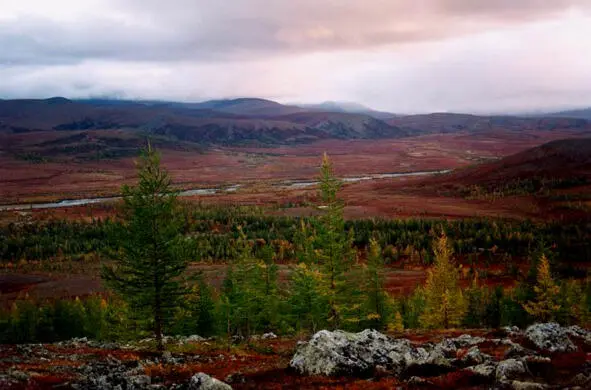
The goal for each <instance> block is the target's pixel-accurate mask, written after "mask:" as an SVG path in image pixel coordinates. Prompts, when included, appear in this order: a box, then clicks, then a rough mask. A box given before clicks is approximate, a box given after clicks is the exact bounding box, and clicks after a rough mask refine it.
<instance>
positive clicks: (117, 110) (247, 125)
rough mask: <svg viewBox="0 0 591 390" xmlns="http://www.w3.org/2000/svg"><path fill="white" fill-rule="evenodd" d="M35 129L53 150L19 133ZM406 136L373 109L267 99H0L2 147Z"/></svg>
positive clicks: (44, 151)
mask: <svg viewBox="0 0 591 390" xmlns="http://www.w3.org/2000/svg"><path fill="white" fill-rule="evenodd" d="M33 132H34V133H36V136H35V137H37V138H39V139H43V140H51V144H50V145H51V148H48V147H47V145H49V144H47V143H39V144H37V145H30V144H29V143H27V142H24V141H23V137H22V136H21V137H16V135H19V134H20V135H22V134H25V133H33ZM39 133H43V135H42V136H39ZM76 134H78V136H74V135H76ZM80 134H84V136H80ZM406 135H407V134H406V133H405V132H404V131H402V130H400V129H399V128H397V127H396V126H393V125H390V124H387V123H385V122H383V121H380V120H377V119H375V118H373V117H371V116H368V115H363V114H350V113H341V112H335V113H325V112H315V111H306V110H304V109H302V108H300V107H294V106H286V105H282V104H280V103H277V102H273V101H270V100H265V99H250V98H243V99H232V100H213V101H207V102H203V103H177V102H154V101H146V102H142V101H123V100H108V99H89V100H80V101H72V100H68V99H65V98H50V99H44V100H35V99H23V100H3V101H0V141H2V144H1V145H0V150H5V151H6V150H7V151H8V152H10V153H13V154H15V153H19V154H23V153H25V152H26V153H28V154H30V153H31V152H34V153H35V154H38V155H42V156H51V155H55V154H58V155H59V154H74V155H77V156H78V155H82V156H86V155H92V153H95V152H97V151H102V150H103V149H105V148H106V149H109V150H113V149H117V151H116V153H115V154H116V155H127V154H132V150H133V148H134V146H133V145H134V143H135V144H136V146H137V145H141V144H142V143H144V142H145V138H146V136H150V137H156V138H157V139H159V140H160V141H161V145H163V146H165V147H174V144H175V143H176V144H178V145H184V146H182V147H196V146H199V147H203V146H208V145H277V144H297V143H302V142H312V141H315V140H320V139H374V138H399V137H403V136H406ZM17 138H18V142H16V141H15V139H17ZM58 139H62V140H63V143H62V144H60V143H59V142H57V141H58ZM118 140H120V141H121V142H118ZM23 145H26V146H23ZM135 149H137V147H135ZM97 153H98V152H97ZM28 154H27V155H28Z"/></svg>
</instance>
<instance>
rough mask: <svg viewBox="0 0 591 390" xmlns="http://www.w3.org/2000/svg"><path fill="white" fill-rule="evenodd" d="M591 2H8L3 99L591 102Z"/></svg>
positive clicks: (1, 64) (0, 80) (422, 107)
mask: <svg viewBox="0 0 591 390" xmlns="http://www.w3.org/2000/svg"><path fill="white" fill-rule="evenodd" d="M590 37H591V0H546V1H545V0H495V1H489V0H463V1H461V0H413V1H407V0H297V1H296V0H231V1H230V0H228V1H225V0H224V1H220V0H168V1H161V0H84V1H80V0H78V1H73V0H52V1H45V0H0V48H1V50H0V97H3V98H13V97H48V96H55V95H62V96H67V97H88V96H112V97H121V98H143V99H175V100H189V101H196V100H203V99H207V98H220V97H236V96H257V97H265V98H270V99H276V100H279V101H282V102H290V101H297V102H319V101H323V100H341V101H357V102H360V103H363V104H366V105H370V106H373V107H375V108H379V109H385V110H390V111H395V112H401V113H403V112H427V111H472V112H501V111H512V112H516V111H529V110H538V109H540V110H543V109H562V108H570V107H582V106H591V38H590Z"/></svg>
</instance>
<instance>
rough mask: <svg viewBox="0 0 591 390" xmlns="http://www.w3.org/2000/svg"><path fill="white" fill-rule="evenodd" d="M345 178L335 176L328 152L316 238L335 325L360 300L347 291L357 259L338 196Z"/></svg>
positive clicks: (329, 318)
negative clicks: (341, 180) (321, 211)
mask: <svg viewBox="0 0 591 390" xmlns="http://www.w3.org/2000/svg"><path fill="white" fill-rule="evenodd" d="M340 187H341V182H340V181H339V180H338V179H337V178H336V177H335V175H334V172H333V168H332V163H331V161H330V159H329V158H328V155H327V154H326V153H324V156H323V158H322V165H321V167H320V199H321V205H320V208H321V209H322V210H323V211H324V213H323V215H322V216H321V217H320V220H319V228H318V236H317V239H316V248H317V250H316V257H317V258H318V262H319V263H320V264H322V273H323V276H324V278H325V283H326V288H325V289H324V291H325V293H326V294H327V299H328V303H329V313H328V320H329V323H330V324H331V326H332V328H333V329H336V328H338V327H339V326H340V325H341V324H342V320H343V316H344V315H346V313H345V312H346V311H347V310H348V309H350V308H351V307H353V308H357V307H358V306H357V305H358V303H357V302H351V301H350V300H349V299H348V298H350V296H349V297H347V294H350V293H351V288H352V287H354V286H352V285H351V284H349V283H348V280H347V278H346V276H347V272H348V271H349V270H350V269H351V266H352V262H353V259H354V251H353V249H352V245H353V236H352V234H347V233H346V231H345V220H344V216H343V207H344V205H343V202H342V201H341V200H340V199H339V198H338V197H337V193H338V191H339V189H340Z"/></svg>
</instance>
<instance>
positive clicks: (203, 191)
mask: <svg viewBox="0 0 591 390" xmlns="http://www.w3.org/2000/svg"><path fill="white" fill-rule="evenodd" d="M448 172H451V170H450V169H447V170H441V171H417V172H406V173H377V174H373V175H365V176H355V177H344V178H341V180H342V181H343V182H344V183H357V182H360V181H365V180H378V179H390V178H398V177H410V176H427V175H435V174H443V173H448ZM317 184H318V181H305V180H297V181H284V182H281V183H278V184H275V185H273V187H274V188H275V189H280V190H290V189H292V190H294V189H300V188H306V187H311V186H315V185H317ZM241 187H242V185H241V184H234V185H230V186H223V187H213V188H199V189H190V190H185V191H181V192H180V193H179V196H197V195H216V194H226V193H230V192H236V191H238V190H239V189H240V188H241ZM119 199H121V197H105V198H86V199H64V200H60V201H57V202H48V203H23V204H13V205H4V206H1V205H0V211H11V210H12V211H18V210H21V211H22V210H35V209H53V208H60V207H72V206H83V205H88V204H95V203H106V202H112V201H115V200H119Z"/></svg>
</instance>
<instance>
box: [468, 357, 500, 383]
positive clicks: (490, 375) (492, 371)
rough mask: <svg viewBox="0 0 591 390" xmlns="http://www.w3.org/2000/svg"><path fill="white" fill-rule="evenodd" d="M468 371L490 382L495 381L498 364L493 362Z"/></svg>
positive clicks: (469, 368) (473, 367)
mask: <svg viewBox="0 0 591 390" xmlns="http://www.w3.org/2000/svg"><path fill="white" fill-rule="evenodd" d="M466 369H467V370H469V371H472V372H473V373H474V374H476V375H478V376H481V377H483V378H486V379H489V380H490V379H495V376H496V372H497V363H495V362H492V361H491V362H486V363H483V364H478V365H476V366H472V367H468V368H466Z"/></svg>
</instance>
